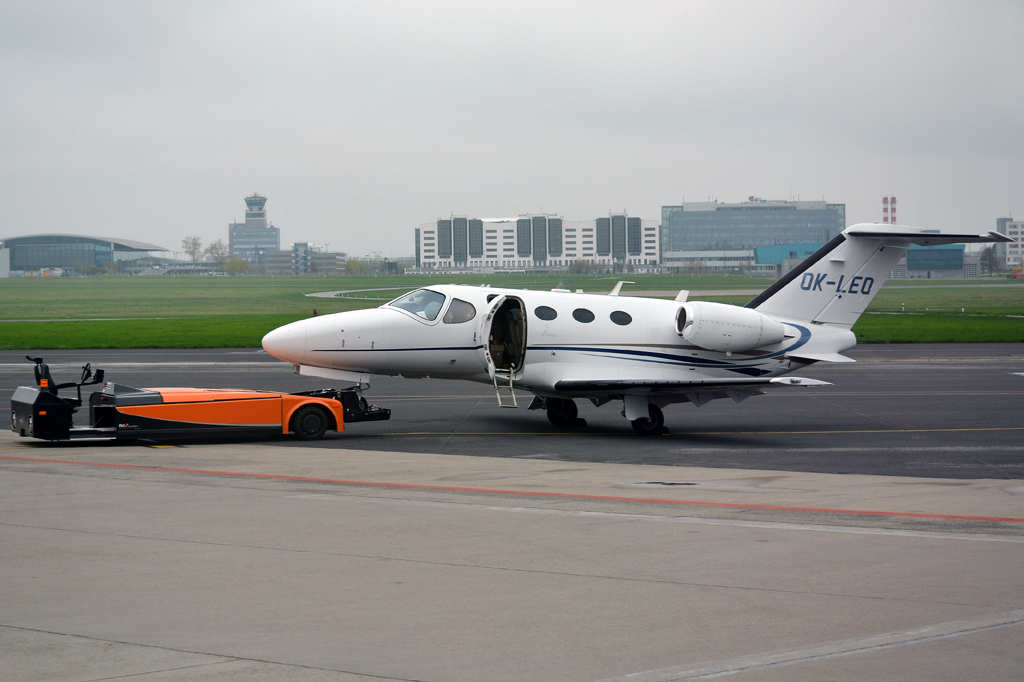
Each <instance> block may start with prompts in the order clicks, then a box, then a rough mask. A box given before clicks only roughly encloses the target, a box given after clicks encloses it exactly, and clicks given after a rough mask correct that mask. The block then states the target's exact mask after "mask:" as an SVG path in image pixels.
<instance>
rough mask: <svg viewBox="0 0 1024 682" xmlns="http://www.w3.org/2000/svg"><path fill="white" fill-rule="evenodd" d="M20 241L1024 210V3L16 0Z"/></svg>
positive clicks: (7, 202) (2, 119)
mask: <svg viewBox="0 0 1024 682" xmlns="http://www.w3.org/2000/svg"><path fill="white" fill-rule="evenodd" d="M0 8H2V9H0V83H2V85H3V104H2V105H0V173H2V176H0V200H2V204H3V205H2V211H0V237H5V236H15V235H22V234H34V233H41V232H69V233H80V234H95V235H103V236H111V237H122V238H134V239H139V240H143V241H147V242H152V243H156V244H159V245H161V246H165V247H168V248H170V249H172V250H178V249H180V243H181V240H182V238H183V237H185V236H188V235H199V236H201V237H202V238H203V240H204V241H205V242H210V241H213V240H214V239H218V238H219V239H223V240H224V241H225V242H226V241H227V224H228V222H230V221H232V220H235V219H238V220H241V219H242V218H243V213H244V203H243V201H242V199H243V197H244V196H245V195H247V194H252V193H253V192H254V191H255V192H259V193H260V194H263V195H266V196H267V197H269V201H268V203H267V211H268V215H269V217H270V219H271V220H272V221H273V222H274V223H275V224H276V225H277V226H278V227H280V228H281V239H282V244H283V245H287V244H290V243H292V242H295V241H309V242H316V243H329V244H330V246H331V249H332V250H343V251H348V252H349V253H351V254H355V255H363V254H366V253H369V252H371V251H379V252H381V253H382V254H383V255H385V256H394V257H397V256H402V255H411V254H412V252H413V228H415V227H416V226H417V225H418V224H419V223H423V222H429V221H432V220H434V219H436V218H437V217H439V216H442V215H449V214H450V213H451V212H453V211H454V212H455V213H456V214H463V215H466V214H468V215H472V216H480V217H496V216H512V215H516V214H518V213H520V212H540V211H547V212H557V213H560V214H563V215H564V216H565V217H566V218H567V219H571V220H586V219H592V218H595V217H597V216H599V215H605V214H607V212H608V211H609V210H622V209H626V210H627V211H628V212H629V213H630V214H631V215H639V216H641V217H644V218H652V219H658V218H660V213H661V206H662V205H664V204H676V203H678V202H680V201H682V200H684V199H685V200H687V201H696V200H706V199H707V198H708V197H709V196H710V197H717V198H718V199H719V200H721V201H739V200H742V199H745V198H746V197H747V196H749V195H757V196H760V197H763V198H766V199H788V198H791V197H792V198H796V197H797V196H799V197H800V198H801V199H821V198H822V197H824V198H825V199H827V200H828V201H831V202H839V203H845V204H846V205H847V222H848V223H849V224H853V223H855V222H870V221H874V220H880V219H881V210H880V206H881V197H882V196H883V195H886V196H888V195H893V196H896V197H898V199H899V218H900V222H901V223H906V224H914V225H923V226H928V227H932V228H939V229H944V230H960V229H967V230H972V231H974V230H976V231H985V230H989V229H994V226H995V219H996V218H997V217H1001V216H1005V215H1008V214H1009V213H1010V212H1011V211H1015V212H1016V215H1017V217H1022V216H1024V202H1022V198H1024V4H1022V3H1021V2H1020V1H1019V0H1017V1H1014V2H1009V1H1008V2H972V3H964V2H948V3H946V2H856V3H839V2H793V1H789V2H779V3H765V2H621V3H620V2H590V3H558V2H550V1H549V2H522V1H520V2H517V3H502V4H500V5H499V4H494V5H491V4H489V3H481V2H465V3H463V2H432V3H428V2H410V3H394V2H391V3H389V2H379V1H375V2H366V3H360V2H346V3H337V2H322V3H317V2H310V3H297V2H288V3H284V2H282V3H274V2H260V3H243V2H237V3H235V2H214V1H210V0H206V1H203V2H194V3H188V2H159V3H157V2H153V3H144V2H139V1H129V2H66V3H48V2H38V1H35V2H31V3H21V2H19V3H15V2H8V3H4V4H2V5H0Z"/></svg>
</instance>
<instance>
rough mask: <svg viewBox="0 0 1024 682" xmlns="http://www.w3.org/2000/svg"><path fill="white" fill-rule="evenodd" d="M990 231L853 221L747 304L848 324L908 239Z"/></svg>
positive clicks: (969, 238)
mask: <svg viewBox="0 0 1024 682" xmlns="http://www.w3.org/2000/svg"><path fill="white" fill-rule="evenodd" d="M1000 241H1009V238H1008V237H1006V236H1004V235H1001V234H998V233H995V232H989V233H988V234H942V233H939V232H926V231H925V230H923V229H922V228H918V227H905V226H903V225H874V224H862V225H854V226H853V227H850V228H848V229H847V230H845V231H843V232H842V233H841V234H839V235H838V236H836V237H835V238H834V239H833V240H832V241H830V242H829V243H828V244H825V246H823V247H821V248H820V249H818V250H817V251H816V252H815V253H813V254H812V255H811V256H810V257H809V258H808V259H807V260H805V261H804V262H803V263H801V264H800V265H799V266H798V267H796V268H795V269H793V270H792V271H790V272H789V273H788V274H786V275H785V276H784V277H782V278H781V279H779V280H778V281H777V282H775V284H773V285H772V286H771V287H769V288H768V289H766V290H765V291H763V292H762V293H761V295H760V296H758V297H757V298H755V299H754V300H753V301H751V302H750V303H748V304H747V307H748V308H755V309H756V310H757V311H758V312H761V313H767V314H769V315H775V316H778V317H786V318H791V319H797V320H805V321H808V322H818V323H822V324H832V325H837V326H841V327H845V328H847V329H849V328H850V327H852V326H853V325H854V323H855V322H856V321H857V318H859V317H860V316H861V313H863V312H864V310H865V309H866V308H867V307H868V304H869V303H871V300H872V299H873V298H874V297H875V294H877V293H878V290H879V289H881V288H882V284H883V283H884V282H885V280H886V279H888V277H889V274H890V273H891V272H892V269H893V267H894V266H895V265H896V263H897V262H898V261H899V259H900V258H901V257H902V256H903V254H904V253H905V252H906V249H907V247H908V246H910V245H911V244H919V245H921V246H932V245H937V244H957V243H963V242H1000Z"/></svg>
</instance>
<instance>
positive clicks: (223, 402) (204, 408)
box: [11, 357, 391, 440]
mask: <svg viewBox="0 0 1024 682" xmlns="http://www.w3.org/2000/svg"><path fill="white" fill-rule="evenodd" d="M28 359H29V360H31V361H32V362H34V363H35V377H36V386H21V387H19V388H18V389H17V390H16V391H15V392H14V396H13V397H12V398H11V429H12V430H14V431H16V432H17V433H19V434H20V435H22V436H32V437H33V438H41V439H43V440H73V439H78V438H112V439H117V440H136V439H139V438H148V439H157V440H180V439H185V438H212V437H216V438H223V437H231V436H246V437H248V436H271V435H276V434H287V433H288V432H289V431H291V432H292V433H294V434H295V436H296V437H297V438H299V439H301V440H316V439H318V438H321V437H322V436H323V435H324V433H326V432H327V431H328V430H329V429H330V430H334V431H344V430H345V423H346V422H360V421H379V420H384V419H390V418H391V410H388V409H385V408H381V407H377V406H375V405H368V404H367V403H366V400H365V399H364V398H363V397H362V396H361V395H359V393H358V392H357V391H356V389H355V388H352V389H345V390H335V389H333V388H329V389H321V390H318V391H306V392H303V393H274V392H271V391H247V390H235V389H221V388H132V387H131V386H122V385H121V384H115V383H113V382H106V383H103V378H104V371H103V370H102V369H97V370H96V371H95V373H94V372H93V371H92V369H91V368H90V366H89V365H88V364H86V365H85V366H84V367H82V378H81V380H80V381H78V382H71V383H66V384H55V383H54V381H53V378H52V377H51V376H50V368H49V367H47V365H46V364H45V363H44V362H43V359H42V358H33V357H29V358H28ZM100 383H103V390H102V391H97V392H95V393H93V394H92V395H91V396H90V397H89V424H90V425H89V426H87V427H86V426H74V424H73V421H74V414H75V412H77V411H78V409H79V408H80V407H81V406H82V386H91V385H94V384H100ZM70 388H74V389H75V390H76V397H75V398H61V397H60V396H59V395H58V393H59V392H60V390H61V389H70Z"/></svg>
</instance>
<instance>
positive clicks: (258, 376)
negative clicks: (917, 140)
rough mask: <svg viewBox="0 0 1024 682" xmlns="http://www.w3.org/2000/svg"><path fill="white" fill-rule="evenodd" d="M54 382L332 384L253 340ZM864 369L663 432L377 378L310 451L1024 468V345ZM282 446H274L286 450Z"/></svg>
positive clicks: (828, 370) (22, 365) (54, 356)
mask: <svg viewBox="0 0 1024 682" xmlns="http://www.w3.org/2000/svg"><path fill="white" fill-rule="evenodd" d="M26 354H27V353H26V352H14V351H3V352H0V402H2V403H4V404H6V402H7V401H8V400H9V398H10V395H11V393H13V390H14V388H15V387H16V386H18V385H22V384H28V383H31V366H30V365H29V363H28V362H26V361H25V359H24V356H25V355H26ZM39 354H41V355H43V357H45V358H46V360H47V362H49V363H50V364H51V368H52V369H53V372H54V376H55V378H57V379H58V380H59V381H68V380H71V379H73V378H74V377H75V376H77V374H78V373H79V372H78V370H77V367H78V365H80V364H82V363H84V362H86V361H89V362H92V364H93V365H94V366H95V367H104V368H105V369H106V370H107V378H108V380H110V381H116V382H118V383H122V384H127V385H130V386H139V387H166V386H183V385H188V386H198V387H226V388H255V389H267V390H275V391H286V392H287V391H301V390H310V389H313V388H319V387H322V386H325V385H330V383H329V382H327V381H325V380H322V379H316V378H310V377H302V376H297V375H294V374H292V370H291V366H290V365H287V364H285V363H282V362H280V361H277V360H275V359H274V358H271V357H269V356H267V355H266V354H265V353H263V352H262V351H257V350H252V349H216V350H194V351H181V350H124V351H122V350H116V351H111V350H105V351H49V352H46V351H39ZM848 354H849V355H850V357H852V358H855V359H856V360H857V363H850V364H829V363H819V364H817V365H812V366H810V367H808V368H806V369H804V370H803V371H801V372H799V374H800V375H802V376H807V377H811V378H816V379H822V380H825V381H829V382H832V384H833V385H832V386H824V387H820V388H783V389H778V390H773V391H769V392H768V394H767V395H763V396H755V397H753V398H750V399H748V400H746V401H745V402H743V403H741V404H735V403H733V402H732V401H730V400H715V401H712V402H710V403H708V404H706V405H704V406H703V407H700V408H696V407H694V406H693V405H691V404H681V405H672V406H669V407H668V408H666V410H665V423H666V426H667V427H668V428H669V429H670V431H671V433H670V434H669V435H666V436H660V437H656V438H638V437H636V435H635V434H634V433H633V431H632V429H631V427H630V425H629V422H627V421H626V420H625V419H624V418H623V417H622V416H621V414H620V411H621V404H620V403H617V402H613V403H610V404H607V405H605V406H603V407H601V408H595V407H594V406H592V405H591V404H590V403H589V402H587V401H584V400H578V401H577V404H578V405H579V408H580V416H581V417H583V418H585V419H586V420H587V422H588V426H587V428H584V429H564V428H561V429H560V428H555V427H553V426H551V425H550V424H549V423H548V421H547V418H546V416H545V413H544V412H542V411H532V412H531V411H528V410H526V409H525V407H526V405H528V404H529V402H530V397H531V396H530V394H528V393H519V399H520V405H521V407H520V408H519V409H515V410H511V409H502V408H500V407H498V405H497V401H496V399H495V396H494V392H493V389H491V388H490V387H489V386H486V385H478V384H471V383H468V382H452V381H441V380H407V379H394V378H389V377H380V378H375V379H374V381H373V385H372V387H371V389H370V390H368V391H367V392H366V396H367V398H368V399H369V400H370V401H371V402H374V403H377V404H379V405H381V406H383V407H389V408H391V409H392V418H391V420H390V421H388V422H377V423H372V424H356V425H352V427H351V428H350V429H349V431H348V432H346V433H344V434H331V435H329V436H328V437H327V438H325V439H324V440H323V441H321V442H319V443H314V444H309V445H307V446H306V447H314V448H326V449H334V448H352V447H354V448H359V449H365V450H380V451H402V452H424V453H446V454H464V455H480V456H487V457H529V458H538V459H549V460H559V461H568V462H608V463H631V464H661V465H672V466H710V467H726V468H740V469H769V470H783V471H808V472H821V473H860V474H880V475H905V476H930V477H936V476H938V477H948V478H1005V479H1014V478H1020V477H1022V476H1024V412H1022V406H1024V344H909V345H865V346H858V347H856V348H854V349H853V350H852V351H850V352H849V353H848ZM286 442H287V441H282V442H279V443H280V444H283V443H286Z"/></svg>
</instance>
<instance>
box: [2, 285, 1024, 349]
mask: <svg viewBox="0 0 1024 682" xmlns="http://www.w3.org/2000/svg"><path fill="white" fill-rule="evenodd" d="M618 280H632V281H634V282H636V284H633V285H627V286H626V287H625V288H624V290H623V293H628V292H629V291H630V290H634V291H647V292H664V293H663V296H664V297H668V298H671V297H674V296H675V295H676V292H678V290H679V289H689V290H690V291H691V294H690V298H691V299H693V300H713V301H719V302H723V303H734V304H739V305H743V304H745V303H746V302H747V301H749V300H750V298H751V296H750V295H730V296H723V295H714V296H712V295H702V294H701V291H702V290H704V291H708V290H714V291H716V292H718V291H722V290H729V289H745V290H750V289H761V288H764V287H767V286H768V285H769V284H771V282H770V281H768V280H765V279H752V278H740V277H722V276H692V275H617V276H608V275H602V276H595V275H582V276H581V275H573V276H572V277H568V276H565V275H563V276H535V275H512V276H507V275H506V276H504V277H495V276H451V275H443V276H440V277H358V278H357V277H337V278H319V277H318V278H273V277H252V278H249V277H246V278H240V277H235V278H233V277H177V278H170V277H159V278H158V277H152V278H149V277H145V278H144V277H135V278H128V277H100V278H88V279H70V278H69V279H52V280H50V279H3V280H0V348H2V349H5V350H11V349H48V348H61V349H71V348H225V347H257V346H259V343H260V339H261V338H262V337H263V335H264V334H265V333H267V332H268V331H270V330H271V329H273V328H275V327H278V326H280V325H282V324H285V323H287V322H292V321H294V320H298V319H301V318H304V317H309V316H310V315H312V314H313V309H314V308H315V309H316V310H317V311H318V313H320V314H326V313H333V312H341V311H345V310H356V309H360V308H368V307H373V306H377V305H380V304H381V303H384V302H386V301H389V300H391V299H392V298H395V297H396V296H399V295H400V294H402V293H404V292H405V291H408V290H410V289H413V288H415V287H417V286H422V285H424V284H431V283H445V284H447V283H456V284H483V283H489V284H491V285H492V286H510V287H513V288H529V289H551V288H555V287H558V288H570V287H571V288H573V289H577V288H580V289H583V290H585V291H587V292H595V293H600V292H607V291H609V290H611V288H612V286H614V284H615V282H616V281H618ZM978 283H985V284H988V283H992V284H1003V283H1006V281H1005V280H957V281H952V282H947V284H949V285H959V286H945V287H943V286H938V285H936V283H934V282H927V284H928V286H927V287H922V288H909V286H908V283H907V282H906V281H903V282H896V283H894V282H889V283H887V284H886V286H885V287H884V288H883V289H882V290H881V291H880V292H879V293H878V295H877V296H876V297H875V300H874V301H873V302H872V304H871V306H870V308H869V309H868V313H867V314H865V315H864V316H863V317H861V319H860V321H859V322H858V323H857V325H856V326H855V327H854V332H856V333H857V337H858V339H859V340H860V341H861V342H862V343H901V342H915V341H923V342H940V341H947V342H979V341H982V342H983V341H1024V288H1021V287H1019V286H1016V287H1015V286H998V287H987V288H979V287H972V286H970V285H971V284H978ZM909 284H912V283H909ZM357 289H364V290H365V289H378V291H358V292H353V293H351V294H348V295H347V296H346V297H344V298H311V297H308V296H306V294H309V293H312V292H316V291H338V290H357Z"/></svg>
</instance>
